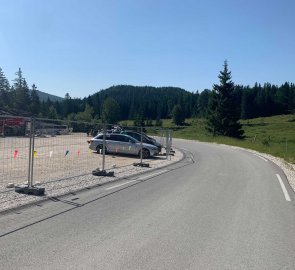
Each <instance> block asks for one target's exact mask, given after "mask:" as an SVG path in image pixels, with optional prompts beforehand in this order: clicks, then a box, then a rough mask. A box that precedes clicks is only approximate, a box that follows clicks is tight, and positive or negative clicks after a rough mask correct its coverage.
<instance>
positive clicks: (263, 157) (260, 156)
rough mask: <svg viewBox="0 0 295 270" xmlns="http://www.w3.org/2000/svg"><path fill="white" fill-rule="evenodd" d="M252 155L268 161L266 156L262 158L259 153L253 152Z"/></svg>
mask: <svg viewBox="0 0 295 270" xmlns="http://www.w3.org/2000/svg"><path fill="white" fill-rule="evenodd" d="M253 155H254V156H256V157H259V158H261V159H263V160H264V161H265V162H268V160H267V159H266V158H264V157H262V156H260V155H257V154H254V153H253Z"/></svg>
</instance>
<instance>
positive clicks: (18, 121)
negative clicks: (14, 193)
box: [0, 116, 31, 188]
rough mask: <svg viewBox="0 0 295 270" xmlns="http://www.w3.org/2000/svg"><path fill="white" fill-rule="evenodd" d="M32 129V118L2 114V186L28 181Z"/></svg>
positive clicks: (0, 123)
mask: <svg viewBox="0 0 295 270" xmlns="http://www.w3.org/2000/svg"><path fill="white" fill-rule="evenodd" d="M30 129H31V120H30V118H26V117H14V116H0V135H1V136H0V159H1V162H0V188H4V187H6V186H7V185H8V184H9V183H14V184H23V183H27V181H28V177H29V175H28V173H29V154H30V152H29V149H30V139H29V136H28V135H29V133H30Z"/></svg>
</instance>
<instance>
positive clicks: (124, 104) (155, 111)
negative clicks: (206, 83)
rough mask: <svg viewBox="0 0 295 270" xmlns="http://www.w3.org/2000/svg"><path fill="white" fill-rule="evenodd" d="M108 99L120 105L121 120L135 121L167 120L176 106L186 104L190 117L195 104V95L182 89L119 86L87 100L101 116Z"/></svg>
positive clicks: (95, 112)
mask: <svg viewBox="0 0 295 270" xmlns="http://www.w3.org/2000/svg"><path fill="white" fill-rule="evenodd" d="M108 97H111V98H113V99H114V100H115V101H116V102H117V103H118V104H119V108H120V118H121V119H135V118H136V117H138V116H144V118H145V119H157V118H158V119H160V118H164V117H165V118H166V117H168V116H169V114H170V113H171V111H172V109H173V107H174V105H175V104H183V105H184V104H186V106H184V107H187V116H190V115H191V113H192V111H191V109H192V106H193V103H194V102H193V101H194V99H193V97H194V94H192V93H190V92H188V91H186V90H184V89H181V88H176V87H157V88H156V87H150V86H144V87H141V86H131V85H118V86H112V87H110V88H107V89H105V90H101V91H99V92H97V93H95V94H94V95H92V96H90V97H88V98H87V102H88V103H90V105H91V106H92V107H93V109H94V114H95V115H100V113H101V108H102V104H103V102H104V101H105V100H106V98H108Z"/></svg>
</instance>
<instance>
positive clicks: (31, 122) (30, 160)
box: [28, 118, 33, 187]
mask: <svg viewBox="0 0 295 270" xmlns="http://www.w3.org/2000/svg"><path fill="white" fill-rule="evenodd" d="M32 127H33V121H32V118H31V119H30V134H29V136H30V145H29V164H28V187H30V186H31V162H32V134H33V133H32Z"/></svg>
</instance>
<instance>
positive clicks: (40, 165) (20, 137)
mask: <svg viewBox="0 0 295 270" xmlns="http://www.w3.org/2000/svg"><path fill="white" fill-rule="evenodd" d="M1 119H2V121H1V122H0V125H1V127H2V128H1V129H0V134H1V135H2V137H1V138H0V145H1V148H0V156H1V165H0V186H1V187H2V188H4V187H5V186H6V185H7V184H8V183H13V184H14V185H20V184H29V185H35V184H37V183H40V184H41V183H47V182H53V181H59V180H63V179H71V178H74V177H79V176H83V175H87V174H91V173H93V172H94V171H102V170H104V171H111V170H113V169H116V168H120V172H123V171H124V170H125V168H126V174H128V171H129V170H130V166H132V165H146V164H147V163H148V164H149V163H151V164H152V163H156V162H157V163H161V160H163V161H164V160H166V159H167V157H168V154H167V155H166V152H167V151H166V150H165V149H166V148H167V146H168V147H169V141H170V137H169V132H168V131H167V130H164V129H161V128H155V129H154V130H152V129H151V130H148V129H147V128H143V127H134V126H129V127H128V126H127V127H124V128H122V127H120V126H117V125H110V124H101V123H97V122H91V123H90V122H78V121H65V120H56V119H54V120H53V119H42V118H32V119H31V118H23V117H7V118H5V117H2V118H1ZM163 153H164V154H165V155H164V156H163V155H162V154H163ZM143 163H145V164H143Z"/></svg>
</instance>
